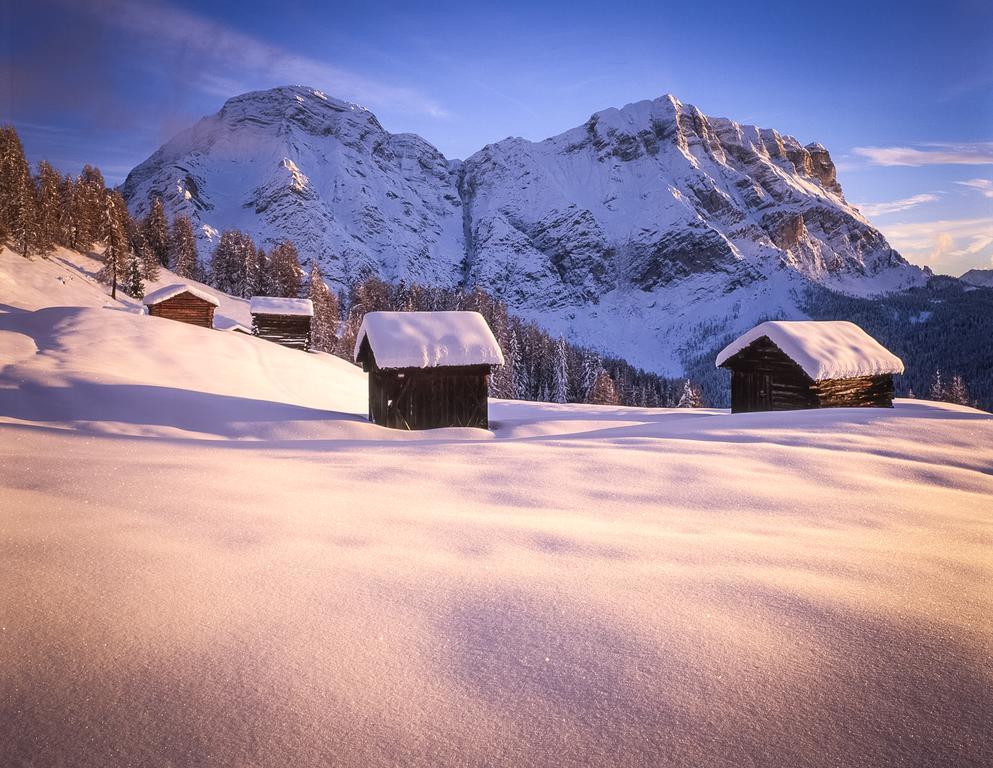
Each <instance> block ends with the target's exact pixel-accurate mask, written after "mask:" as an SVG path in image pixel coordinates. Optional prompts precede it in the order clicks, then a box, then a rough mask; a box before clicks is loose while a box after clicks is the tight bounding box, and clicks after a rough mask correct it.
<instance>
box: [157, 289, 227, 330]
mask: <svg viewBox="0 0 993 768" xmlns="http://www.w3.org/2000/svg"><path fill="white" fill-rule="evenodd" d="M143 301H144V303H145V307H146V310H147V312H148V314H150V315H152V316H153V317H165V318H168V319H169V320H178V321H179V322H181V323H189V324H190V325H202V326H203V327H204V328H213V327H214V310H215V309H216V308H217V307H218V306H220V302H219V301H218V300H217V298H216V297H214V296H213V295H212V294H210V293H207V291H205V290H203V289H202V288H196V287H194V286H192V285H187V284H186V283H174V284H173V285H167V286H165V287H164V288H159V289H158V290H157V291H152V292H151V293H150V294H148V295H147V296H146V297H145V298H144V299H143Z"/></svg>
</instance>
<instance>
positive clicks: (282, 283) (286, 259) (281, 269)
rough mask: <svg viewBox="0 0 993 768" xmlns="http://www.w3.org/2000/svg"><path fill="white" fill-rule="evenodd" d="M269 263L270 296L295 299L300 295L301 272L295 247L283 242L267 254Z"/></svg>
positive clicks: (286, 241)
mask: <svg viewBox="0 0 993 768" xmlns="http://www.w3.org/2000/svg"><path fill="white" fill-rule="evenodd" d="M269 261H270V262H271V269H270V275H271V280H272V293H271V294H270V295H272V296H284V297H286V298H291V299H292V298H296V297H298V296H299V295H300V281H301V278H302V276H303V270H302V269H301V268H300V257H299V254H298V253H297V249H296V246H294V245H293V243H291V242H289V241H288V240H284V241H283V242H281V243H280V244H279V245H277V246H276V247H275V248H273V249H272V251H271V252H270V253H269Z"/></svg>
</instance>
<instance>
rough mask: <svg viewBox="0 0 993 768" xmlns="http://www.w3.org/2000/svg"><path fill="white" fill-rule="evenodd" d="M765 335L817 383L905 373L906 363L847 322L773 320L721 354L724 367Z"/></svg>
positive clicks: (738, 339)
mask: <svg viewBox="0 0 993 768" xmlns="http://www.w3.org/2000/svg"><path fill="white" fill-rule="evenodd" d="M763 336H765V337H767V338H768V339H769V340H770V341H771V342H772V343H773V344H775V345H776V346H777V347H779V349H780V350H782V351H783V353H785V354H786V356H787V357H789V358H790V359H791V360H792V361H793V362H795V363H796V364H797V365H799V366H800V367H801V368H802V369H803V371H804V373H806V374H807V375H808V376H809V377H810V378H812V379H813V380H814V381H823V380H825V379H848V378H854V377H857V376H878V375H880V374H884V373H903V361H901V360H900V358H899V357H897V356H896V355H894V354H893V353H892V352H890V351H889V350H888V349H886V347H884V346H883V345H882V344H880V343H879V342H878V341H876V340H875V339H874V338H872V336H870V335H869V334H868V333H866V332H865V331H863V330H862V329H861V328H859V327H858V326H857V325H855V323H850V322H848V321H846V320H793V321H788V320H770V321H768V322H765V323H761V324H759V325H757V326H755V327H754V328H752V330H750V331H749V332H748V333H745V334H743V335H742V336H740V337H738V338H737V339H735V340H734V341H733V342H731V343H730V344H728V345H727V346H726V347H725V348H724V349H722V350H721V351H720V353H718V355H717V360H716V364H717V366H718V367H720V366H721V365H722V364H723V363H725V362H726V361H727V360H729V359H730V358H731V357H733V356H734V355H736V354H738V353H739V352H740V351H741V350H743V349H745V347H747V346H748V345H749V344H751V343H752V342H754V341H757V340H758V339H761V338H762V337H763Z"/></svg>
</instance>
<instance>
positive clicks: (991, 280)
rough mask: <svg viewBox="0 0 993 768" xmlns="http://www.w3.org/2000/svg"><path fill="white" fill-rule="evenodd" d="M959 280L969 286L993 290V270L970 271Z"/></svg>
mask: <svg viewBox="0 0 993 768" xmlns="http://www.w3.org/2000/svg"><path fill="white" fill-rule="evenodd" d="M959 280H961V281H962V282H963V283H966V284H968V285H977V286H981V287H983V288H993V269H970V270H969V271H968V272H966V273H965V274H964V275H962V277H960V278H959Z"/></svg>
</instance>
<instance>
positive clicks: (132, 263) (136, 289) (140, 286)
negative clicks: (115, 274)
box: [124, 250, 145, 299]
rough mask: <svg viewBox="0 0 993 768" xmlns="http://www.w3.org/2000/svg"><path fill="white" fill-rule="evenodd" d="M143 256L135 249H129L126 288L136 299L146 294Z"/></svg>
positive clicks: (125, 277) (125, 271) (125, 276)
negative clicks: (142, 273) (142, 271)
mask: <svg viewBox="0 0 993 768" xmlns="http://www.w3.org/2000/svg"><path fill="white" fill-rule="evenodd" d="M141 270H142V262H141V258H140V257H139V256H138V254H136V253H135V252H134V251H132V250H129V251H128V256H127V259H126V260H125V267H124V290H125V291H127V292H128V295H129V296H131V297H132V298H135V299H140V298H142V297H143V296H144V295H145V281H144V279H143V278H142V275H141Z"/></svg>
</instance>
